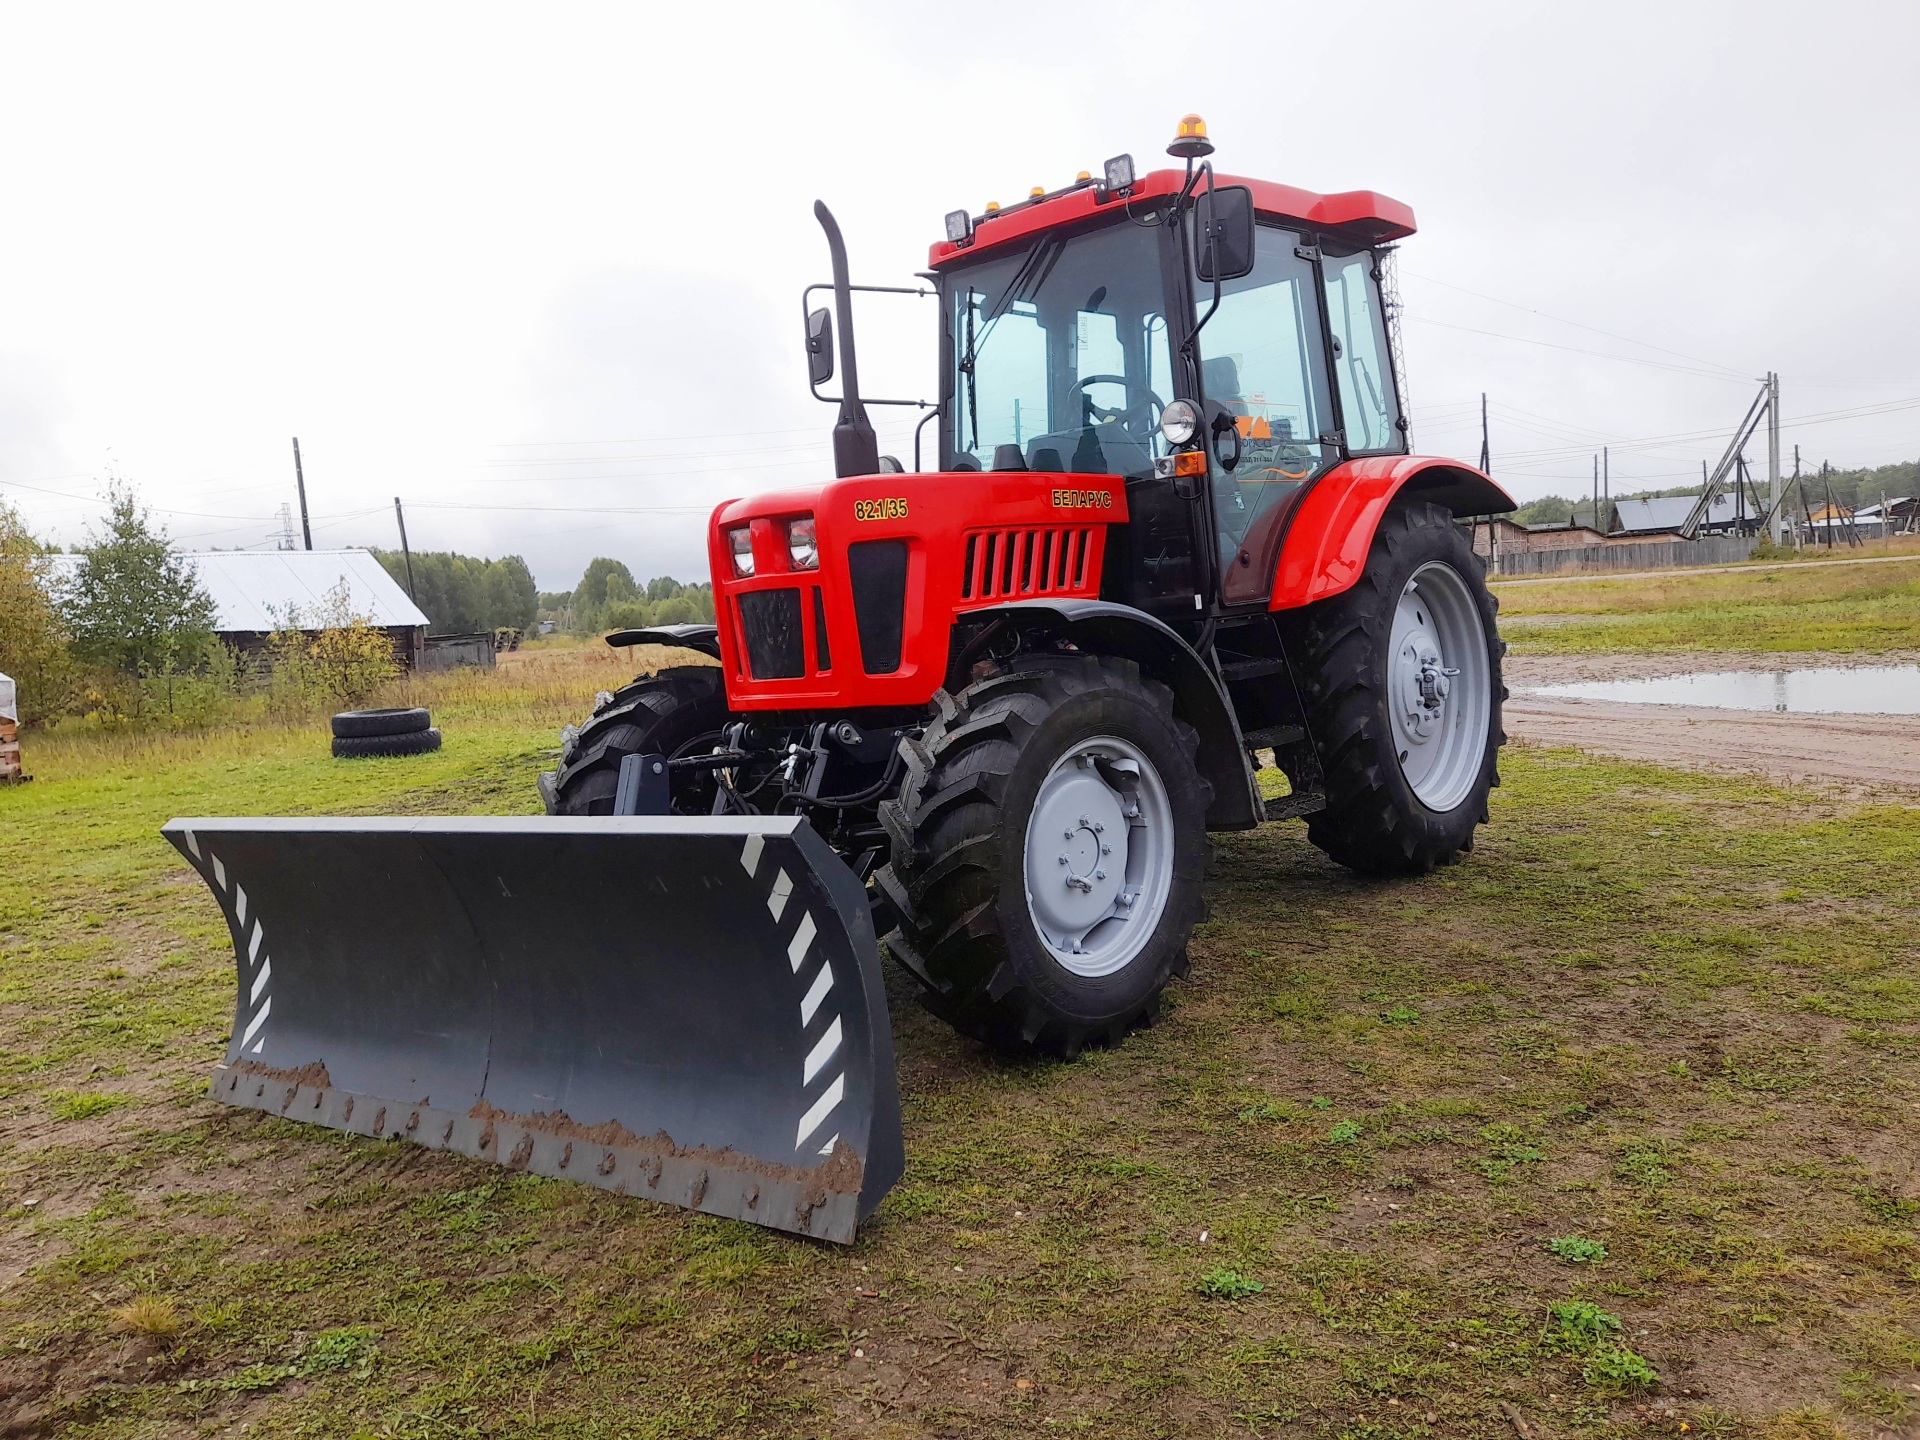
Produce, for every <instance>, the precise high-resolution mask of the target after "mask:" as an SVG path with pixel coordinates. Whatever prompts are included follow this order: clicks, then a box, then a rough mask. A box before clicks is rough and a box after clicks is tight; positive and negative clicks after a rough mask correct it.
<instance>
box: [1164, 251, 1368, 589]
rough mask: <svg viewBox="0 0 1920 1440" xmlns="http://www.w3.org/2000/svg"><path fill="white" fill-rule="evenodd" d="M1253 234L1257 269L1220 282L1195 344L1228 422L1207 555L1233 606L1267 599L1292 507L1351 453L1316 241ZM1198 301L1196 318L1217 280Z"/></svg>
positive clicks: (1217, 417)
mask: <svg viewBox="0 0 1920 1440" xmlns="http://www.w3.org/2000/svg"><path fill="white" fill-rule="evenodd" d="M1255 234H1256V241H1255V250H1254V265H1253V269H1252V271H1251V272H1249V273H1248V274H1247V275H1244V276H1242V277H1241V278H1240V279H1238V280H1229V281H1227V282H1225V283H1224V284H1223V285H1222V287H1221V294H1220V307H1219V309H1218V310H1216V311H1214V312H1213V315H1212V318H1211V319H1209V320H1207V322H1206V325H1205V327H1204V328H1203V329H1202V330H1201V332H1200V335H1199V344H1198V350H1199V356H1200V366H1199V369H1200V388H1201V391H1202V392H1203V396H1204V403H1203V406H1202V410H1203V413H1204V414H1205V415H1206V416H1207V417H1208V419H1209V421H1210V422H1215V423H1217V424H1219V425H1220V426H1221V430H1220V433H1219V434H1218V435H1217V436H1216V439H1215V442H1214V444H1213V445H1212V446H1211V454H1210V456H1209V468H1210V473H1209V475H1208V492H1209V498H1210V500H1211V502H1212V504H1211V512H1212V513H1211V515H1210V517H1209V521H1210V529H1211V534H1210V542H1211V548H1212V555H1211V556H1210V557H1209V558H1211V559H1212V560H1213V561H1214V563H1215V564H1216V566H1217V568H1218V574H1219V577H1220V579H1219V591H1218V594H1219V601H1220V604H1221V605H1222V606H1223V607H1226V608H1232V607H1235V606H1240V605H1248V606H1252V605H1259V606H1262V607H1264V606H1265V605H1266V603H1267V601H1268V599H1269V597H1270V596H1271V595H1272V593H1273V576H1274V569H1275V566H1276V565H1277V564H1278V563H1279V557H1280V542H1281V540H1282V538H1283V537H1284V535H1285V531H1286V524H1287V521H1288V519H1289V518H1290V517H1291V515H1292V513H1293V509H1294V506H1295V505H1297V504H1298V502H1299V499H1300V496H1301V495H1302V494H1303V493H1304V492H1305V490H1306V488H1307V486H1308V485H1310V484H1311V483H1313V481H1314V480H1315V479H1316V478H1317V477H1318V476H1319V475H1320V474H1322V473H1323V472H1325V471H1326V470H1327V469H1329V468H1330V467H1331V466H1333V465H1335V464H1337V463H1339V461H1340V460H1341V459H1342V458H1343V447H1342V444H1341V436H1340V433H1339V422H1338V412H1337V410H1336V409H1335V405H1334V401H1333V396H1332V395H1331V394H1330V387H1329V385H1328V381H1327V377H1328V366H1327V359H1326V356H1327V348H1328V347H1327V334H1326V330H1325V328H1324V326H1323V324H1322V318H1321V309H1320V295H1319V291H1320V288H1321V287H1320V282H1319V278H1318V276H1317V275H1316V272H1315V265H1314V252H1313V251H1312V250H1311V249H1310V248H1308V247H1307V246H1306V245H1305V244H1304V243H1303V241H1302V237H1301V236H1300V235H1299V234H1298V233H1297V232H1296V231H1293V230H1289V229H1285V228H1282V227H1281V226H1278V225H1273V224H1267V223H1264V222H1263V223H1261V224H1260V225H1258V226H1257V227H1256V231H1255ZM1194 304H1195V307H1196V310H1197V312H1198V314H1196V317H1195V318H1196V319H1198V318H1199V317H1200V316H1201V315H1204V314H1205V313H1206V312H1207V310H1208V309H1210V308H1211V307H1212V304H1213V295H1212V287H1211V286H1199V287H1196V293H1195V296H1194ZM1229 430H1230V431H1231V433H1228V432H1229ZM1236 436H1237V438H1238V441H1239V445H1238V450H1239V458H1238V463H1237V464H1235V465H1234V468H1233V469H1232V470H1229V469H1227V465H1226V462H1227V461H1229V460H1232V459H1233V458H1234V450H1235V445H1234V439H1235V437H1236Z"/></svg>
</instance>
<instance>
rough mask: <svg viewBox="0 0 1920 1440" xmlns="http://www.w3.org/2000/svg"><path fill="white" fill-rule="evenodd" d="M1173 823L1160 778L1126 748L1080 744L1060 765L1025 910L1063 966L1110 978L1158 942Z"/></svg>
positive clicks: (1039, 819) (1033, 856)
mask: <svg viewBox="0 0 1920 1440" xmlns="http://www.w3.org/2000/svg"><path fill="white" fill-rule="evenodd" d="M1172 821H1173V817H1172V809H1171V807H1170V805H1169V804H1168V801H1167V795H1166V787H1165V786H1164V785H1163V784H1162V783H1161V780H1160V777H1159V774H1158V773H1157V772H1156V771H1155V770H1154V768H1153V765H1152V763H1151V762H1150V761H1148V760H1147V758H1146V756H1145V755H1144V754H1143V753H1142V752H1141V751H1140V750H1139V749H1138V748H1137V747H1135V746H1134V745H1132V744H1131V743H1129V742H1127V741H1124V740H1119V739H1114V738H1110V737H1104V736H1102V737H1096V738H1094V739H1091V740H1086V741H1082V742H1081V743H1079V744H1078V745H1076V746H1074V747H1073V748H1072V749H1070V750H1069V751H1068V752H1067V753H1066V754H1065V755H1063V756H1062V757H1061V758H1060V759H1059V760H1058V761H1057V762H1056V763H1055V764H1054V767H1053V769H1052V770H1051V771H1050V772H1049V774H1048V775H1047V778H1046V779H1045V780H1044V781H1043V782H1042V783H1041V786H1040V793H1039V795H1038V796H1036V797H1035V800H1034V805H1033V812H1032V815H1031V817H1030V818H1029V820H1028V823H1027V857H1026V858H1027V863H1026V882H1027V886H1026V888H1027V907H1028V911H1029V913H1030V914H1031V915H1032V916H1033V921H1034V926H1035V928H1036V929H1037V930H1038V932H1039V935H1040V940H1041V943H1042V944H1044V945H1045V946H1046V947H1047V950H1048V951H1049V953H1050V954H1052V956H1053V958H1054V959H1055V960H1057V961H1059V963H1060V964H1061V965H1063V966H1064V967H1065V968H1067V969H1068V970H1071V971H1073V972H1074V973H1075V974H1078V975H1085V976H1099V975H1110V974H1112V973H1113V972H1114V971H1116V970H1119V969H1122V968H1124V967H1125V965H1126V964H1127V963H1128V962H1129V961H1130V960H1132V959H1133V957H1134V956H1135V955H1137V954H1138V953H1139V952H1140V950H1141V948H1142V947H1143V946H1144V945H1145V944H1146V942H1147V940H1148V939H1149V938H1151V935H1152V930H1153V926H1154V925H1155V923H1157V921H1158V920H1159V917H1160V911H1161V910H1162V909H1163V908H1164V906H1165V904H1166V897H1167V894H1168V892H1169V890H1170V889H1171V887H1172V880H1173V868H1172V859H1173V824H1172Z"/></svg>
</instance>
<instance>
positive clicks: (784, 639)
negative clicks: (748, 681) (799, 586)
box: [740, 590, 806, 680]
mask: <svg viewBox="0 0 1920 1440" xmlns="http://www.w3.org/2000/svg"><path fill="white" fill-rule="evenodd" d="M740 629H741V631H742V632H743V634H744V635H745V637H746V642H747V668H748V670H750V671H751V672H752V674H753V678H754V679H756V680H793V679H797V678H798V677H800V676H801V675H804V674H805V673H806V656H805V654H804V652H803V651H802V650H801V646H800V592H799V591H798V590H749V591H747V592H746V593H745V594H743V595H742V596H741V597H740Z"/></svg>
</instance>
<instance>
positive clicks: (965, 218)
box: [947, 210, 973, 245]
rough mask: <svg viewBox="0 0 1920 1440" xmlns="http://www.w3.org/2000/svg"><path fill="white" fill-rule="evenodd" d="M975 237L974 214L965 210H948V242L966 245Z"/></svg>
mask: <svg viewBox="0 0 1920 1440" xmlns="http://www.w3.org/2000/svg"><path fill="white" fill-rule="evenodd" d="M972 238H973V216H971V215H969V214H968V213H967V212H966V211H964V210H949V211H948V212H947V243H948V244H950V245H964V244H966V243H967V242H968V241H969V240H971V239H972Z"/></svg>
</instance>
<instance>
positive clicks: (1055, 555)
mask: <svg viewBox="0 0 1920 1440" xmlns="http://www.w3.org/2000/svg"><path fill="white" fill-rule="evenodd" d="M1092 548H1093V532H1092V531H1091V530H1041V529H1033V530H988V531H984V532H976V533H975V534H972V535H969V536H968V537H967V560H966V568H965V570H964V571H963V572H962V574H961V577H960V598H961V599H962V600H991V599H993V598H994V597H995V596H1001V595H1053V594H1058V593H1060V592H1062V591H1071V590H1078V589H1080V588H1081V587H1083V586H1084V585H1085V584H1086V581H1087V555H1088V553H1089V552H1090V551H1091V550H1092Z"/></svg>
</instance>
